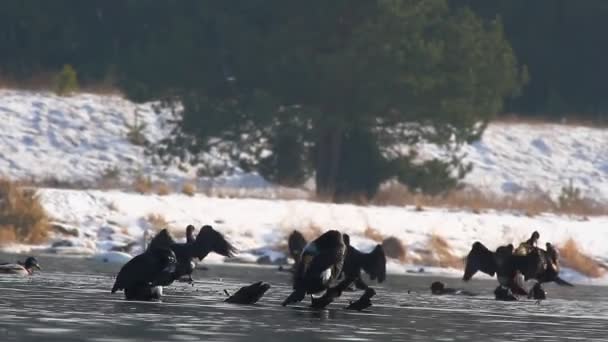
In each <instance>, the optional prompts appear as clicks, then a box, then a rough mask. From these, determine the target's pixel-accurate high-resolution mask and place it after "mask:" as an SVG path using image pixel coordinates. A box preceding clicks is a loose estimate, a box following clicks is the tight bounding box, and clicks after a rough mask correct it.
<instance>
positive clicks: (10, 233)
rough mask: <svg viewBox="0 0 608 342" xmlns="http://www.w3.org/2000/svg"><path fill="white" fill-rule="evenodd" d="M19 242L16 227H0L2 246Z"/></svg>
mask: <svg viewBox="0 0 608 342" xmlns="http://www.w3.org/2000/svg"><path fill="white" fill-rule="evenodd" d="M14 242H17V233H16V232H15V227H13V226H10V225H7V226H0V246H1V245H7V244H11V243H14Z"/></svg>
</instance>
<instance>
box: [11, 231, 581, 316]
mask: <svg viewBox="0 0 608 342" xmlns="http://www.w3.org/2000/svg"><path fill="white" fill-rule="evenodd" d="M194 232H195V228H194V226H192V225H189V226H188V227H187V228H186V242H183V243H180V242H176V240H175V239H174V238H173V237H172V236H171V234H170V233H169V232H168V231H167V230H166V229H163V230H162V231H160V232H159V233H158V234H157V235H156V236H154V238H153V239H152V240H151V241H150V243H149V244H148V246H147V248H146V249H145V250H144V252H143V253H141V254H139V255H137V256H135V257H134V258H132V259H131V260H130V261H129V262H127V263H126V264H125V265H124V266H123V267H122V268H121V270H120V271H119V273H118V275H117V276H116V280H115V283H114V286H113V287H112V290H111V292H112V293H115V292H117V291H123V292H124V295H125V298H126V299H127V300H144V301H147V300H159V299H160V298H161V297H162V289H163V287H164V286H168V285H170V284H172V283H173V282H174V281H187V282H189V283H193V279H192V272H193V271H194V269H195V266H196V264H195V263H194V260H195V259H196V258H198V259H199V261H200V260H203V259H204V258H205V257H206V256H207V255H208V254H209V253H210V252H214V253H217V254H220V255H223V256H225V257H232V256H233V255H234V254H235V253H236V249H235V248H234V247H233V246H232V244H230V243H229V242H228V241H227V240H226V238H225V237H224V236H223V235H222V234H221V233H219V232H218V231H216V230H214V229H213V228H212V227H211V226H209V225H205V226H203V227H202V228H201V229H200V231H199V232H198V234H197V235H196V237H195V236H194ZM539 238H540V235H539V234H538V232H536V231H535V232H534V233H533V234H532V236H531V237H530V239H528V240H526V241H525V242H522V243H521V244H520V245H519V246H518V247H517V248H514V246H513V245H512V244H509V245H506V246H500V247H498V248H497V249H496V251H494V252H492V251H490V250H489V249H488V248H486V247H485V246H484V245H483V244H482V243H480V242H475V243H474V244H473V246H472V249H471V251H470V252H469V254H468V255H467V257H466V265H465V271H464V276H463V280H464V281H468V280H470V279H471V278H472V277H473V275H474V274H475V273H477V272H478V271H480V272H483V273H486V274H488V275H490V276H494V275H496V276H497V279H498V282H499V285H498V287H497V288H496V289H495V291H494V294H495V298H496V299H497V300H503V301H513V300H518V296H527V297H528V298H533V299H536V300H539V301H540V300H543V299H546V292H545V291H544V289H543V288H542V284H543V283H547V282H555V283H557V284H559V285H565V286H572V285H571V284H569V283H568V282H566V281H564V280H563V279H561V278H560V277H559V271H560V266H559V255H558V252H557V250H556V249H555V248H554V247H553V246H552V245H551V244H550V243H547V244H546V249H542V248H539V247H538V246H537V242H538V239H539ZM288 249H289V253H290V256H291V257H292V258H293V260H294V264H293V267H292V268H291V269H288V270H287V271H289V272H291V273H292V274H293V291H292V292H291V294H290V295H289V296H288V297H287V298H286V299H285V300H284V301H283V303H282V305H283V306H286V305H290V304H295V303H298V302H301V301H302V300H304V299H305V298H306V296H307V295H310V298H311V307H313V308H316V309H322V308H325V307H326V306H328V305H329V304H330V303H332V302H333V301H334V300H335V299H336V298H338V297H340V296H341V295H342V293H343V292H344V291H354V290H355V289H354V288H356V289H359V290H363V291H364V292H363V294H362V295H361V297H360V298H359V299H358V300H357V301H354V302H350V304H349V305H348V306H347V307H346V308H347V309H350V310H364V309H366V308H369V307H370V306H371V305H372V302H371V298H372V297H373V296H374V295H376V291H375V290H374V289H373V288H371V287H369V286H368V285H367V284H366V283H365V282H364V281H363V278H362V271H364V272H365V273H366V274H367V275H368V276H369V278H370V279H371V280H376V281H378V282H379V283H381V282H383V281H384V280H385V279H386V256H385V253H384V250H383V249H382V246H381V245H377V246H376V247H375V248H374V249H373V250H372V251H371V252H369V253H363V252H361V251H359V250H358V249H356V248H355V247H353V246H352V245H351V244H350V237H349V236H348V234H343V233H341V232H339V231H337V230H329V231H327V232H325V233H323V234H322V235H320V236H319V237H317V238H316V239H315V240H313V241H310V242H308V241H306V239H305V238H304V236H303V235H302V234H301V233H300V232H298V231H294V232H293V233H291V235H290V236H289V238H288ZM34 269H38V270H40V269H41V268H40V265H39V264H38V261H37V260H36V259H35V258H34V257H29V258H27V259H26V260H25V262H23V263H17V264H0V273H12V274H23V275H31V274H33V271H34ZM280 269H281V270H283V269H282V268H280ZM528 280H535V281H536V283H535V284H534V286H533V287H532V288H531V289H530V290H526V289H525V281H528ZM353 287H354V288H353ZM269 289H270V284H268V283H265V282H262V281H259V282H256V283H254V284H252V285H249V286H244V287H242V288H241V289H239V290H238V291H237V292H235V293H234V294H232V295H230V294H229V293H228V291H226V290H224V292H225V293H226V295H227V296H228V298H227V299H226V300H225V301H226V302H228V303H235V304H253V303H256V302H257V301H258V300H259V299H260V298H262V296H263V295H264V294H265V293H266V292H267V291H268V290H269ZM430 289H431V293H432V294H434V295H465V296H474V295H476V294H475V293H472V292H469V291H466V290H463V289H454V288H448V287H446V286H445V284H444V283H442V282H439V281H436V282H433V283H432V284H431V286H430Z"/></svg>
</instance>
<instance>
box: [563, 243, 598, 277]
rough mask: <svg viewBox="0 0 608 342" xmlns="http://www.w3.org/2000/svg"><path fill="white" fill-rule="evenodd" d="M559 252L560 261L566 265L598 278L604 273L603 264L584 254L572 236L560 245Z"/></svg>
mask: <svg viewBox="0 0 608 342" xmlns="http://www.w3.org/2000/svg"><path fill="white" fill-rule="evenodd" d="M559 252H560V262H561V263H562V264H563V265H564V266H566V267H569V268H572V269H573V270H575V271H577V272H580V273H582V274H584V275H586V276H588V277H592V278H598V277H601V276H602V275H603V274H604V272H603V271H602V268H601V265H600V264H599V263H598V262H597V261H595V260H593V258H591V257H590V256H588V255H586V254H584V253H583V252H582V251H581V250H580V247H579V246H578V244H577V243H576V241H574V240H573V239H572V238H570V239H568V240H567V241H566V242H565V243H564V244H563V245H562V246H560V247H559Z"/></svg>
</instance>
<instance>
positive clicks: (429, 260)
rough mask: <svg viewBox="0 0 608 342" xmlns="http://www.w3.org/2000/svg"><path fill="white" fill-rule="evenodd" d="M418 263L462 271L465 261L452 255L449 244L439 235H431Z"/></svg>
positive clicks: (421, 251) (420, 251)
mask: <svg viewBox="0 0 608 342" xmlns="http://www.w3.org/2000/svg"><path fill="white" fill-rule="evenodd" d="M418 252H419V254H421V256H420V258H419V259H418V260H416V262H418V263H421V264H423V265H427V266H438V267H451V268H458V269H461V268H463V267H464V261H463V259H462V258H461V257H458V256H456V255H454V254H452V249H451V247H450V245H449V243H448V242H447V241H446V240H445V239H444V238H442V237H441V236H439V235H437V234H431V236H430V237H429V239H428V240H427V243H426V246H425V248H424V249H422V250H419V251H418Z"/></svg>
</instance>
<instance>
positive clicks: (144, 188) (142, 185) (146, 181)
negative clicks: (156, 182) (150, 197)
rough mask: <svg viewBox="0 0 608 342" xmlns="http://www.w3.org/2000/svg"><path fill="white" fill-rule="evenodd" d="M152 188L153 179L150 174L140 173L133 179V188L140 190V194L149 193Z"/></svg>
mask: <svg viewBox="0 0 608 342" xmlns="http://www.w3.org/2000/svg"><path fill="white" fill-rule="evenodd" d="M152 188H153V186H152V179H150V177H149V176H148V177H145V176H142V175H139V176H137V177H135V180H134V181H133V190H135V191H137V192H139V193H140V194H149V193H150V192H152Z"/></svg>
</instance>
